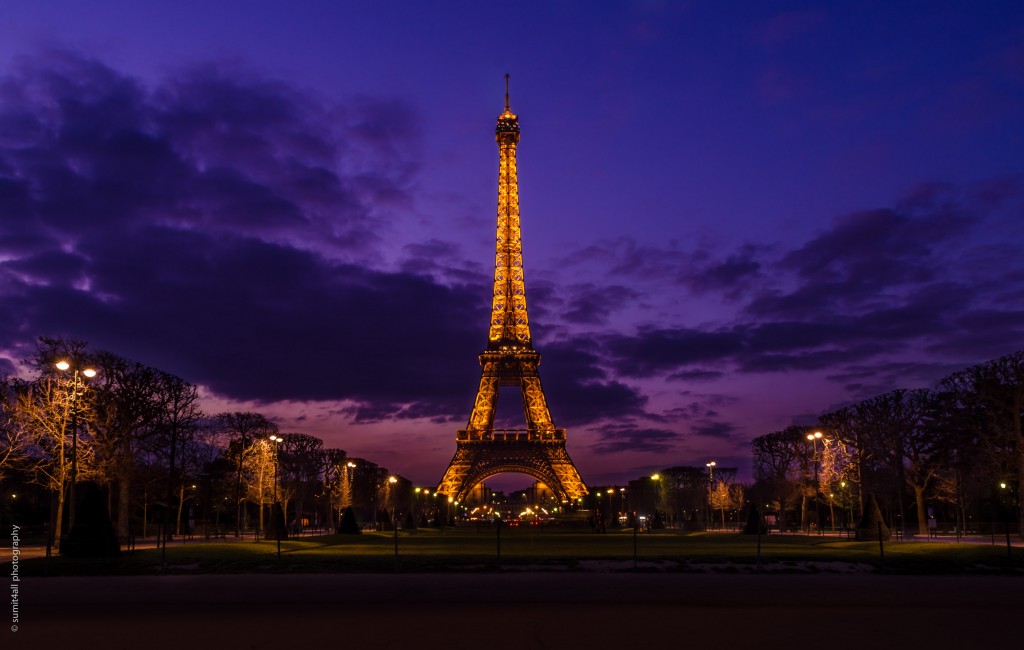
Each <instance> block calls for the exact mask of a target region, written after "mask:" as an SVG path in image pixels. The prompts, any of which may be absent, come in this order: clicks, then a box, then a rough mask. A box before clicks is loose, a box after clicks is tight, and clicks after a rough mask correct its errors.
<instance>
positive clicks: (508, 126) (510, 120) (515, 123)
mask: <svg viewBox="0 0 1024 650" xmlns="http://www.w3.org/2000/svg"><path fill="white" fill-rule="evenodd" d="M494 137H495V138H496V139H497V141H498V144H501V141H502V138H505V139H507V140H508V139H513V138H514V139H513V142H519V116H518V115H516V114H515V113H513V112H512V109H511V108H510V107H509V101H508V75H507V74H506V75H505V112H504V113H502V114H501V115H499V116H498V126H497V127H496V128H495V129H494Z"/></svg>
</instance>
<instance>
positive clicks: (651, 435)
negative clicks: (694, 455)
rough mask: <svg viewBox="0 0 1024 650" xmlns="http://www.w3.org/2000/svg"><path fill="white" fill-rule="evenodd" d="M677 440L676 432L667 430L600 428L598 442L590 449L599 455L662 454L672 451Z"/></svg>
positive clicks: (628, 427)
mask: <svg viewBox="0 0 1024 650" xmlns="http://www.w3.org/2000/svg"><path fill="white" fill-rule="evenodd" d="M679 438H680V436H679V434H678V433H677V432H675V431H671V430H669V429H654V428H636V427H632V426H609V427H602V429H601V432H600V434H599V438H598V442H597V443H595V444H593V445H591V447H590V448H591V450H592V451H594V452H596V453H599V454H616V453H622V452H647V453H663V452H666V451H670V450H671V449H673V447H674V446H675V444H676V443H677V442H678V441H679Z"/></svg>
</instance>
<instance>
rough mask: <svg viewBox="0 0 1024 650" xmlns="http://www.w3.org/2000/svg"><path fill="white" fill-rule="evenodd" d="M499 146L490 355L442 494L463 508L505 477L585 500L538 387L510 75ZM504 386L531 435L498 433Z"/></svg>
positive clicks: (498, 132)
mask: <svg viewBox="0 0 1024 650" xmlns="http://www.w3.org/2000/svg"><path fill="white" fill-rule="evenodd" d="M494 137H495V140H497V142H498V154H499V159H500V162H499V165H498V234H497V253H496V255H495V262H494V299H493V301H492V303H491V325H490V332H489V335H488V342H487V349H486V350H484V351H483V352H482V353H481V354H480V357H479V358H480V365H481V366H483V373H482V375H481V377H480V387H479V388H478V389H477V392H476V400H475V402H474V404H473V412H472V413H471V414H470V416H469V424H468V425H467V426H466V428H465V429H461V430H459V431H458V432H457V433H456V436H455V441H456V450H455V457H454V458H452V461H451V463H449V464H448V469H447V471H445V474H444V478H443V479H441V484H440V485H439V486H438V488H437V491H438V492H439V493H440V494H442V495H446V496H448V497H450V498H452V499H454V500H456V501H463V500H465V498H466V497H467V496H468V495H469V493H470V491H471V490H472V489H473V487H474V486H475V485H477V484H478V483H480V482H482V481H484V480H485V479H487V478H488V477H491V476H494V475H496V474H503V473H517V474H526V475H527V476H531V477H533V478H535V479H537V480H538V481H540V482H542V483H544V484H545V485H547V487H548V488H549V489H550V490H551V491H552V492H553V493H554V495H555V497H556V498H557V499H558V500H559V501H567V500H573V501H574V500H576V499H578V498H580V497H582V496H584V495H585V494H587V486H586V485H585V484H584V483H583V479H582V478H580V474H579V472H578V471H577V470H576V466H575V465H573V463H572V460H571V459H570V458H569V454H568V452H567V451H566V449H565V429H556V428H555V425H554V423H553V422H552V420H551V413H550V412H549V411H548V404H547V399H545V397H544V390H543V389H542V388H541V385H540V376H539V375H538V374H537V366H538V365H539V364H540V354H538V353H537V351H536V350H534V349H533V343H532V342H531V340H530V321H529V318H527V315H526V284H525V282H524V280H523V242H522V238H521V232H520V227H519V181H518V174H517V171H516V144H517V143H518V142H519V117H518V116H517V115H515V114H514V113H513V112H512V111H511V109H510V108H509V97H508V75H505V112H503V113H502V114H501V115H499V116H498V126H497V128H496V129H495V130H494ZM500 386H518V387H519V389H520V391H521V393H522V398H523V409H524V411H525V414H526V429H524V430H515V429H495V428H494V411H495V408H496V407H497V405H498V389H499V387H500Z"/></svg>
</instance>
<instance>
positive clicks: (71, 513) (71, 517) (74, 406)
mask: <svg viewBox="0 0 1024 650" xmlns="http://www.w3.org/2000/svg"><path fill="white" fill-rule="evenodd" d="M55 365H56V366H57V370H60V371H61V372H64V371H66V370H71V371H72V373H73V374H72V379H71V381H72V390H71V486H70V488H69V490H68V500H69V501H71V503H70V504H69V505H70V508H69V509H68V532H70V529H71V528H74V526H75V484H76V483H78V375H79V374H81V375H82V376H83V377H84V378H85V379H83V380H82V392H83V393H84V392H85V380H86V379H92V378H93V377H95V376H96V371H95V370H93V369H92V368H83V369H81V370H79V369H78V368H77V367H72V366H71V364H70V363H68V362H67V361H63V360H62V361H58V362H57V363H56V364H55Z"/></svg>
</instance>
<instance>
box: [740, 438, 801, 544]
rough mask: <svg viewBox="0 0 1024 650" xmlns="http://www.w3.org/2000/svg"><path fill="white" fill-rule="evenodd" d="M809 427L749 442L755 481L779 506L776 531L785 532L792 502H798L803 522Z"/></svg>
mask: <svg viewBox="0 0 1024 650" xmlns="http://www.w3.org/2000/svg"><path fill="white" fill-rule="evenodd" d="M808 430H809V428H808V427H798V426H791V427H787V428H785V429H783V430H782V431H775V432H773V433H767V434H765V435H763V436H758V437H757V438H754V439H753V440H752V441H751V445H752V446H753V450H754V479H755V480H756V481H758V483H760V484H761V486H762V487H764V488H765V489H766V490H767V491H768V492H769V493H770V494H771V495H772V498H774V499H776V500H778V502H779V530H780V531H783V532H784V531H785V530H786V510H787V505H788V504H789V503H790V502H791V501H793V500H794V499H797V498H800V499H802V501H801V520H803V519H804V517H805V513H806V511H807V508H806V500H807V490H806V485H805V484H806V481H805V480H804V479H805V477H806V476H807V440H806V437H805V436H806V435H807V431H808Z"/></svg>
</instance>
